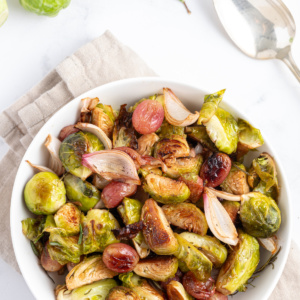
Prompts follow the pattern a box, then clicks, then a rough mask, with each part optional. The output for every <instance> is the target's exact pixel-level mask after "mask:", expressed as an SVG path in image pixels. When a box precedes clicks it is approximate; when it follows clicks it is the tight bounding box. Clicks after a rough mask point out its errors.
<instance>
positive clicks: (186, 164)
mask: <svg viewBox="0 0 300 300" xmlns="http://www.w3.org/2000/svg"><path fill="white" fill-rule="evenodd" d="M202 162H203V157H202V155H201V154H198V155H196V156H195V157H183V158H177V159H175V160H174V161H173V160H172V162H171V163H168V162H166V165H167V167H168V169H167V172H166V175H167V176H169V177H171V178H175V179H176V178H178V177H180V176H181V175H182V174H185V173H193V174H199V172H200V168H201V165H202Z"/></svg>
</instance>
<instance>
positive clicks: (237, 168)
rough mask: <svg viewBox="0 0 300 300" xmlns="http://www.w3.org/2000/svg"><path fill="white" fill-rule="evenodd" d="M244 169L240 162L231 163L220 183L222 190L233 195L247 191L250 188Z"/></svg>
mask: <svg viewBox="0 0 300 300" xmlns="http://www.w3.org/2000/svg"><path fill="white" fill-rule="evenodd" d="M243 171H244V172H243ZM245 171H246V168H245V166H244V165H242V164H240V163H234V164H232V165H231V169H230V172H229V174H228V175H227V177H226V178H225V180H224V181H223V182H222V184H221V188H222V190H223V191H224V192H227V193H230V194H234V195H243V194H247V193H249V191H250V189H249V186H248V182H247V175H246V173H245Z"/></svg>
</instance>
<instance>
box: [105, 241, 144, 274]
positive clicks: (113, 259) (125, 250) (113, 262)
mask: <svg viewBox="0 0 300 300" xmlns="http://www.w3.org/2000/svg"><path fill="white" fill-rule="evenodd" d="M103 262H104V264H105V265H106V266H107V268H109V269H110V270H112V271H115V272H118V273H126V272H130V271H132V270H133V269H134V268H135V266H136V265H137V263H138V262H139V256H138V254H137V252H136V251H135V250H134V249H133V248H132V247H130V246H128V245H126V244H123V243H117V244H111V245H109V246H107V247H106V248H105V249H104V252H103Z"/></svg>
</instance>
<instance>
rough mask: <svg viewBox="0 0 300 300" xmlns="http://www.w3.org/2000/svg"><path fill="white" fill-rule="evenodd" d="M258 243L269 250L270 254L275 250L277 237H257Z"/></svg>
mask: <svg viewBox="0 0 300 300" xmlns="http://www.w3.org/2000/svg"><path fill="white" fill-rule="evenodd" d="M257 240H258V242H259V244H260V245H261V246H262V247H264V248H265V249H266V250H268V251H270V252H271V253H272V254H275V253H276V251H277V248H278V246H277V238H276V236H272V237H269V238H265V239H263V238H258V239H257Z"/></svg>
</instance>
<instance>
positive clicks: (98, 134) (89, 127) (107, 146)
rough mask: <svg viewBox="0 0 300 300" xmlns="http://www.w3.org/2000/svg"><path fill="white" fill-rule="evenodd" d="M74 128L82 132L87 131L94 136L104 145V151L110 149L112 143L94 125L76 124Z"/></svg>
mask: <svg viewBox="0 0 300 300" xmlns="http://www.w3.org/2000/svg"><path fill="white" fill-rule="evenodd" d="M75 127H76V128H78V129H80V130H82V131H87V132H90V133H92V134H94V135H95V136H96V137H97V138H98V139H99V140H100V141H101V142H102V144H103V145H104V147H105V149H111V148H112V143H111V140H110V139H109V138H108V137H107V135H106V134H105V132H104V131H103V130H102V129H101V128H99V127H98V126H96V125H93V124H89V123H80V122H78V123H77V124H76V125H75Z"/></svg>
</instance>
